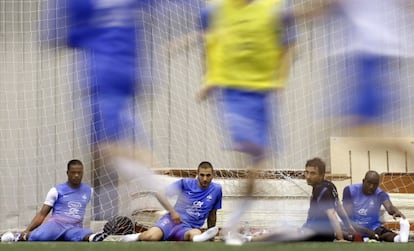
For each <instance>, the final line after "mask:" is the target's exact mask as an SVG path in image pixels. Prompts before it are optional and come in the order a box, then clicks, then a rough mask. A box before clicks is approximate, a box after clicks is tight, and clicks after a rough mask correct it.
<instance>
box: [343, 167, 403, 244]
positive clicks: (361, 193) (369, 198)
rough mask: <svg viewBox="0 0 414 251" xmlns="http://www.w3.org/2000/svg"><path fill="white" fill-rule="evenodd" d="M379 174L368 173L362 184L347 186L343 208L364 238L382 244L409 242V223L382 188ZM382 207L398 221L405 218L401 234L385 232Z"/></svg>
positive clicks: (387, 230)
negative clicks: (382, 242)
mask: <svg viewBox="0 0 414 251" xmlns="http://www.w3.org/2000/svg"><path fill="white" fill-rule="evenodd" d="M378 185H379V174H378V173H377V172H376V171H368V172H367V173H366V174H365V178H364V179H363V180H362V183H359V184H352V185H349V186H346V187H345V188H344V191H343V204H344V207H345V210H346V211H347V213H348V215H349V216H350V217H351V220H352V223H353V226H354V228H355V229H356V230H357V231H358V232H359V233H360V234H361V235H362V236H363V237H369V238H370V239H375V240H378V241H388V242H408V235H409V227H410V225H409V223H408V221H407V220H406V219H405V216H404V214H402V213H401V212H400V210H398V208H396V207H395V206H394V205H393V204H392V202H391V200H390V197H389V195H388V194H387V193H386V192H384V191H382V190H381V189H380V188H378ZM381 205H383V206H384V208H385V210H386V211H387V212H388V213H389V214H390V215H392V217H393V218H394V219H396V217H401V220H400V233H399V234H397V233H395V232H393V231H391V230H389V229H387V228H385V227H384V226H383V225H382V223H381V221H380V209H381Z"/></svg>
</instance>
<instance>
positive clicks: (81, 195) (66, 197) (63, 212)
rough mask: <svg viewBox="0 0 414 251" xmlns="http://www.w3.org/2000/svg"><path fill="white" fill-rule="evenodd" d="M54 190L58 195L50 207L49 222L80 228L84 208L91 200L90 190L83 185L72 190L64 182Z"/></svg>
mask: <svg viewBox="0 0 414 251" xmlns="http://www.w3.org/2000/svg"><path fill="white" fill-rule="evenodd" d="M55 188H56V190H57V193H58V195H57V198H56V201H55V203H54V204H53V205H52V207H53V212H52V217H51V218H50V220H54V221H57V222H60V223H64V224H74V225H77V226H82V224H83V219H84V217H85V210H86V207H87V205H88V203H89V202H90V200H91V193H92V188H91V187H90V186H89V185H87V184H85V183H81V186H80V187H79V188H72V187H70V186H69V185H68V184H67V183H66V182H65V183H62V184H59V185H57V186H55Z"/></svg>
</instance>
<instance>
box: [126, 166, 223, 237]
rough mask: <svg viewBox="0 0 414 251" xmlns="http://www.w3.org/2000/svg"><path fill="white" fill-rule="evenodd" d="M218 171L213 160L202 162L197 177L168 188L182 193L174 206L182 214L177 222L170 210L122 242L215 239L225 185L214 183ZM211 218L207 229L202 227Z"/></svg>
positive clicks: (177, 193) (178, 182)
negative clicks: (217, 218) (151, 224)
mask: <svg viewBox="0 0 414 251" xmlns="http://www.w3.org/2000/svg"><path fill="white" fill-rule="evenodd" d="M213 176H214V170H213V166H212V165H211V163H209V162H207V161H203V162H201V163H200V164H199V166H198V169H197V177H196V178H183V179H180V180H177V181H176V182H174V183H172V184H171V185H170V186H169V187H167V189H166V195H167V196H174V195H178V198H177V202H176V203H175V206H174V209H175V211H177V212H178V213H179V215H180V217H181V222H180V223H178V224H177V223H175V222H174V220H173V219H172V215H171V214H170V213H167V214H166V215H164V216H163V217H161V219H160V220H158V221H157V223H155V225H154V226H153V227H151V228H150V229H149V230H147V231H144V232H142V233H137V234H129V235H125V236H123V238H122V239H121V241H124V242H130V241H194V242H201V241H206V240H209V239H211V238H213V237H214V236H215V235H216V234H217V232H218V228H217V227H216V212H217V209H220V208H221V200H222V189H221V185H219V184H217V183H214V182H212V179H213ZM206 220H207V227H208V228H209V229H208V230H207V231H206V232H204V233H202V232H201V230H200V228H201V227H202V226H203V225H204V222H205V221H206Z"/></svg>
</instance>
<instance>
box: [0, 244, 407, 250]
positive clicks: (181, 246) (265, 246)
mask: <svg viewBox="0 0 414 251" xmlns="http://www.w3.org/2000/svg"><path fill="white" fill-rule="evenodd" d="M394 249H398V251H412V250H414V242H410V243H320V242H319V243H318V242H302V243H271V244H270V243H247V244H245V245H243V246H240V247H234V246H226V245H225V244H224V243H222V242H219V243H217V242H206V243H191V242H136V243H120V242H99V243H85V242H83V243H73V242H43V243H33V242H31V243H28V242H19V243H0V250H19V251H22V250H23V251H24V250H30V251H49V250H57V251H69V250H70V251H82V250H88V251H124V250H125V251H128V250H131V251H132V250H134V251H140V250H143V251H144V250H145V251H163V250H166V251H167V250H168V251H204V250H207V251H210V250H211V251H221V250H223V251H224V250H230V251H231V250H237V251H267V250H269V251H270V250H272V251H278V250H280V251H336V250H338V251H382V250H384V251H385V250H387V251H388V250H394Z"/></svg>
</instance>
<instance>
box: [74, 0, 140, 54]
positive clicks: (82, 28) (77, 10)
mask: <svg viewBox="0 0 414 251" xmlns="http://www.w3.org/2000/svg"><path fill="white" fill-rule="evenodd" d="M137 4H138V1H137V0H100V1H96V0H69V1H68V2H67V10H68V44H69V46H72V47H80V48H92V49H94V50H97V49H98V50H107V51H111V50H114V49H119V48H116V47H117V46H128V45H129V46H133V48H135V46H136V45H135V23H136V22H135V15H136V14H137V13H136V11H137V7H138V5H137ZM117 40H118V41H117ZM108 41H112V43H107V42H108ZM114 43H115V44H114Z"/></svg>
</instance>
